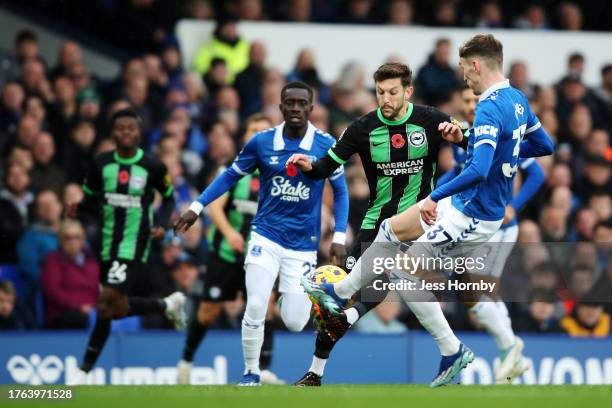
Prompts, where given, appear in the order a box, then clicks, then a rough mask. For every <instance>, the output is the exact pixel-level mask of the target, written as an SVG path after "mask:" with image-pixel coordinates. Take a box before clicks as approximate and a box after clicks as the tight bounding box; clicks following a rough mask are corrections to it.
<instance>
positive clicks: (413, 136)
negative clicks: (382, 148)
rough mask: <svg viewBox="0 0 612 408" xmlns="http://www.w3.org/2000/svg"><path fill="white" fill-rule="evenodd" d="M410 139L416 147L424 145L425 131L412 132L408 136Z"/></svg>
mask: <svg viewBox="0 0 612 408" xmlns="http://www.w3.org/2000/svg"><path fill="white" fill-rule="evenodd" d="M408 141H409V142H410V144H411V145H412V146H414V147H419V146H422V145H423V143H425V133H423V132H412V133H410V136H408Z"/></svg>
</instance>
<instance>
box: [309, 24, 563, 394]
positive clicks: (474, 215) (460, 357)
mask: <svg viewBox="0 0 612 408" xmlns="http://www.w3.org/2000/svg"><path fill="white" fill-rule="evenodd" d="M459 55H460V66H461V68H462V69H463V75H464V79H465V81H466V82H467V85H468V86H469V87H470V88H472V90H473V91H474V93H475V94H476V95H479V102H478V105H477V107H476V114H475V118H474V127H473V129H471V130H470V135H471V137H470V138H469V143H468V150H467V161H466V164H465V168H464V169H463V171H461V173H460V174H459V175H458V176H457V177H455V178H454V179H452V180H451V181H449V182H448V183H446V184H444V185H442V186H439V187H437V188H436V189H435V190H434V191H433V192H432V193H431V195H429V196H428V197H427V198H425V199H424V200H423V201H422V202H420V203H418V204H417V205H414V206H412V207H410V208H408V209H407V210H406V211H404V212H403V213H401V214H398V215H396V216H394V217H391V218H390V219H388V220H385V221H384V222H383V223H382V224H381V226H380V229H379V232H378V235H377V237H376V239H375V242H376V243H379V245H376V246H374V245H373V246H372V247H370V248H369V249H368V250H367V251H366V252H365V253H364V254H363V255H362V257H361V258H360V260H358V261H357V264H356V265H355V267H354V268H353V271H352V272H351V274H349V275H348V277H347V278H346V279H344V280H342V281H340V282H338V283H335V284H321V285H316V284H313V283H312V282H309V281H308V280H305V279H302V285H303V286H304V287H305V288H306V291H307V292H308V293H309V294H311V295H312V297H313V298H314V299H315V301H316V303H317V304H318V305H319V306H322V307H323V308H325V309H327V310H329V311H330V312H331V313H332V314H339V313H342V312H341V308H342V307H343V306H344V305H345V304H346V301H347V300H348V299H350V297H351V296H352V295H353V294H354V293H356V292H357V291H358V290H359V289H360V288H361V287H362V286H363V285H366V284H368V283H369V282H371V281H372V280H374V279H375V278H376V277H377V276H378V275H376V274H375V273H374V271H373V270H372V268H371V267H367V268H366V267H364V268H362V267H361V260H363V259H373V258H374V257H385V258H393V257H395V255H396V254H397V252H398V248H400V245H401V244H402V243H404V242H409V241H412V240H415V244H413V246H412V247H410V249H409V250H408V252H409V253H410V254H411V256H413V257H416V255H421V253H420V252H419V251H421V250H422V251H423V255H425V256H429V257H440V256H451V257H453V256H457V255H459V254H461V255H463V256H465V253H463V251H462V250H463V248H464V247H466V244H470V243H484V242H487V241H488V240H489V239H490V238H491V237H492V236H493V235H494V234H495V233H496V232H497V231H498V230H499V228H500V226H501V225H502V222H503V219H504V216H505V213H506V205H507V203H508V202H509V201H510V199H511V194H512V184H513V178H514V175H515V174H516V172H517V170H518V163H519V158H530V157H538V156H544V155H550V154H552V152H553V148H554V146H553V143H552V141H551V140H550V138H549V137H548V135H547V134H546V132H545V131H544V130H543V129H542V127H541V125H540V122H539V121H538V119H537V117H536V116H535V115H534V114H533V112H532V111H531V109H530V108H529V104H528V101H527V99H526V97H525V96H524V95H523V94H522V93H521V92H520V91H519V90H517V89H515V88H513V87H511V86H510V84H509V81H508V80H507V79H506V78H505V77H504V74H503V70H502V60H503V51H502V44H501V43H500V42H499V41H498V40H497V39H496V38H495V37H493V36H492V35H477V36H475V37H473V38H472V39H470V40H469V41H468V42H467V43H465V44H464V45H463V46H462V47H461V49H460V52H459ZM440 130H441V131H442V132H443V134H444V133H446V134H455V133H457V132H462V130H461V128H460V127H459V126H457V125H456V124H452V123H442V124H440ZM384 244H386V245H384ZM389 244H394V245H389ZM368 251H370V253H369V254H368ZM400 295H401V296H402V297H403V298H404V300H405V301H406V302H407V303H408V304H409V306H410V308H411V309H412V310H413V312H415V314H416V315H417V317H418V318H419V321H420V323H421V324H422V325H423V327H425V328H426V329H427V330H428V331H429V333H430V334H431V335H432V336H433V338H434V340H435V341H436V343H437V344H438V347H439V349H440V352H441V354H442V358H441V361H440V367H439V371H438V374H437V375H436V376H435V377H434V379H433V381H432V383H431V386H433V387H437V386H440V385H445V384H448V383H449V382H451V381H452V380H453V378H455V376H456V375H457V374H458V373H459V372H460V371H461V369H463V368H464V367H466V366H467V364H469V363H470V362H471V361H472V360H473V359H474V354H473V353H472V352H471V351H470V350H469V349H468V348H467V347H466V346H465V345H463V344H462V343H461V342H460V341H459V339H458V338H457V337H456V336H455V335H454V333H453V331H452V329H451V328H450V326H449V325H448V322H447V321H446V319H445V318H444V315H443V314H442V312H441V310H440V306H439V304H438V303H437V302H435V301H425V302H418V301H410V300H409V299H410V298H408V299H407V298H406V297H407V296H408V297H409V294H407V293H400ZM412 300H414V299H412Z"/></svg>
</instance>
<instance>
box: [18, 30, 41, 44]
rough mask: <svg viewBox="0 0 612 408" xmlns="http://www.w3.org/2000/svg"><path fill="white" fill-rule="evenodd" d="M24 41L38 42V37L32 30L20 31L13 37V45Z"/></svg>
mask: <svg viewBox="0 0 612 408" xmlns="http://www.w3.org/2000/svg"><path fill="white" fill-rule="evenodd" d="M26 41H33V42H38V37H37V36H36V33H35V32H34V31H32V30H27V29H26V30H21V31H19V32H18V33H17V35H16V36H15V44H21V43H24V42H26Z"/></svg>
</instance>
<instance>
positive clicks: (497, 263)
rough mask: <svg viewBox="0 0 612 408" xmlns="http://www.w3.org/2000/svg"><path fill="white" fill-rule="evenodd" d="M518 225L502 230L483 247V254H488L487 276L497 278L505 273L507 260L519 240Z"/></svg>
mask: <svg viewBox="0 0 612 408" xmlns="http://www.w3.org/2000/svg"><path fill="white" fill-rule="evenodd" d="M518 229H519V228H518V225H513V226H511V227H508V228H500V229H499V230H497V232H496V233H495V234H493V236H492V237H491V238H490V239H489V241H488V242H487V243H486V244H484V245H483V252H486V254H487V256H486V272H487V273H486V274H487V275H489V276H494V277H496V278H499V277H501V275H502V272H503V271H504V266H505V264H506V260H507V259H508V256H510V253H512V249H513V248H514V245H515V244H516V240H517V238H518Z"/></svg>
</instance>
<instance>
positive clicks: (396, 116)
mask: <svg viewBox="0 0 612 408" xmlns="http://www.w3.org/2000/svg"><path fill="white" fill-rule="evenodd" d="M403 108H404V104H401V105H400V106H398V107H397V108H394V109H393V112H392V113H391V115H385V114H384V111H383V110H382V109H381V112H383V116H384V117H385V119H388V120H398V119H400V112H401V111H402V109H403Z"/></svg>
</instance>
